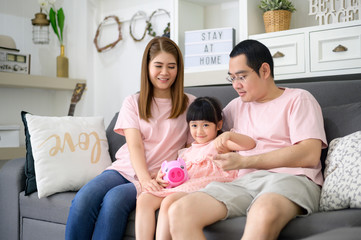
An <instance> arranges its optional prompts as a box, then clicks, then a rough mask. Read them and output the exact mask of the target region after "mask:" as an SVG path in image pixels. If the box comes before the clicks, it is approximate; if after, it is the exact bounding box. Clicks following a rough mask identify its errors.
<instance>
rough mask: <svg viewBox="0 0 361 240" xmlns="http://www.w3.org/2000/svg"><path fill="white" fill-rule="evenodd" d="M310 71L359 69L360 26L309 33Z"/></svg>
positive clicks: (360, 51) (360, 57)
mask: <svg viewBox="0 0 361 240" xmlns="http://www.w3.org/2000/svg"><path fill="white" fill-rule="evenodd" d="M310 53H311V71H312V72H314V71H329V70H340V69H354V68H361V26H354V27H347V28H336V29H330V30H323V31H315V32H311V33H310Z"/></svg>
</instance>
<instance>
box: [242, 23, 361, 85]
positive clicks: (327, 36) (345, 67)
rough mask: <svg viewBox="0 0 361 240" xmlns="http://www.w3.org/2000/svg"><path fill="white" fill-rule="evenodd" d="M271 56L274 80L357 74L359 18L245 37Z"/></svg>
mask: <svg viewBox="0 0 361 240" xmlns="http://www.w3.org/2000/svg"><path fill="white" fill-rule="evenodd" d="M249 38H251V39H256V40H259V41H260V42H262V43H264V44H265V45H266V46H267V47H268V48H269V49H270V51H271V54H272V55H274V54H275V53H276V52H279V53H282V54H278V56H280V57H277V56H276V57H275V56H274V58H273V60H274V64H275V80H289V79H294V78H307V77H321V76H333V75H351V74H361V21H353V22H348V23H338V24H332V25H323V26H315V27H306V28H299V29H292V30H287V31H281V32H273V33H267V34H258V35H251V36H249Z"/></svg>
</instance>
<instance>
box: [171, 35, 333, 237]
mask: <svg viewBox="0 0 361 240" xmlns="http://www.w3.org/2000/svg"><path fill="white" fill-rule="evenodd" d="M228 74H229V76H228V78H227V80H229V81H230V82H232V86H233V88H234V89H235V90H236V91H237V93H238V94H239V98H236V99H234V100H233V101H231V102H230V103H229V104H228V105H227V106H226V107H225V109H224V117H225V125H226V126H227V127H229V128H230V129H233V130H232V131H235V132H238V133H242V134H245V135H248V136H250V137H252V138H254V139H255V141H256V143H257V145H256V147H255V148H254V149H252V150H248V151H240V152H231V153H224V154H218V155H217V156H215V158H214V161H215V162H216V163H217V164H219V166H221V167H222V168H223V169H225V170H231V169H239V175H238V176H239V177H238V179H236V180H234V181H233V182H231V183H219V182H213V183H211V184H209V185H208V186H207V187H206V188H205V189H203V190H201V191H200V192H196V193H193V194H190V195H188V196H186V197H184V198H182V199H180V200H179V201H177V202H175V203H174V204H173V205H172V206H171V208H170V210H169V221H170V231H171V234H172V238H173V239H197V240H199V239H205V236H204V234H203V231H202V230H203V228H204V227H205V226H207V225H210V224H212V223H214V222H216V221H219V220H222V219H226V218H230V217H236V216H242V215H247V222H246V226H245V231H244V234H243V237H242V239H243V240H245V239H251V240H257V239H277V237H278V235H279V233H280V231H281V230H282V228H283V227H284V226H285V225H286V224H287V223H288V222H289V221H290V220H291V219H293V218H295V217H296V216H299V215H308V214H310V213H312V212H315V211H317V210H318V203H319V197H320V186H321V185H322V183H323V178H322V173H321V163H320V155H321V149H322V148H324V147H326V146H327V143H326V137H325V132H324V127H323V118H322V112H321V108H320V106H319V104H318V103H317V101H316V100H315V99H314V97H313V96H312V95H311V94H310V93H309V92H307V91H305V90H301V89H289V88H279V87H277V86H276V84H275V82H274V76H273V59H272V56H271V54H270V52H269V50H268V48H267V47H265V46H264V45H263V44H261V43H260V42H258V41H255V40H245V41H242V42H241V43H239V44H238V45H237V46H236V47H235V48H234V49H233V50H232V52H231V54H230V61H229V72H228ZM229 134H230V132H224V133H223V134H221V135H220V136H219V137H218V138H217V139H216V147H217V149H218V150H219V151H220V152H222V149H223V147H222V146H223V144H224V143H225V142H226V141H227V139H228V137H229ZM210 209H211V210H210Z"/></svg>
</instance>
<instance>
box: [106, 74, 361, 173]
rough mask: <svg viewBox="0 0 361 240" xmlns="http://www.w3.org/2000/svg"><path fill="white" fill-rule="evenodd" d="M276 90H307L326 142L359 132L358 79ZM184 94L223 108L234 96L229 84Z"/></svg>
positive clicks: (114, 140) (114, 141) (111, 136)
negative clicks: (318, 108)
mask: <svg viewBox="0 0 361 240" xmlns="http://www.w3.org/2000/svg"><path fill="white" fill-rule="evenodd" d="M277 85H278V86H280V87H289V88H302V89H305V90H307V91H309V92H310V93H311V94H312V95H313V96H314V97H315V98H316V99H317V101H318V102H319V104H320V106H321V107H322V111H323V116H324V121H325V131H326V136H327V140H328V142H330V141H331V140H332V139H334V138H337V137H343V136H345V135H347V134H350V133H353V132H356V131H359V130H361V79H358V80H339V81H315V82H305V81H303V82H292V83H282V82H278V83H277ZM185 92H187V93H190V94H193V95H195V96H197V97H201V96H213V97H215V98H217V99H218V100H219V101H220V102H221V104H222V106H223V107H225V106H226V105H227V104H228V103H229V102H230V101H231V100H232V99H234V98H236V97H238V95H237V93H236V91H235V90H234V89H233V88H232V86H231V85H211V86H197V87H186V88H185ZM117 116H118V113H116V114H115V116H114V118H113V120H112V121H111V123H110V124H109V126H108V128H107V131H106V132H107V138H108V141H109V152H110V155H111V157H112V160H113V161H114V160H115V157H114V156H115V153H116V151H117V150H118V149H119V147H120V146H121V145H123V144H124V142H125V139H124V137H122V136H119V135H118V134H116V133H114V131H113V128H114V124H115V122H116V119H117ZM326 153H327V149H325V150H324V151H323V153H322V164H323V166H324V160H325V157H326Z"/></svg>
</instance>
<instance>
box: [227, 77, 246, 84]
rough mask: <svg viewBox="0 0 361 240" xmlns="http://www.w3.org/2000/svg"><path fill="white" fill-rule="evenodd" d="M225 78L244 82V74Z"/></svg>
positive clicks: (229, 80)
mask: <svg viewBox="0 0 361 240" xmlns="http://www.w3.org/2000/svg"><path fill="white" fill-rule="evenodd" d="M226 80H227V81H228V82H230V83H234V82H235V81H240V82H241V83H244V82H246V77H245V76H235V77H231V76H227V77H226Z"/></svg>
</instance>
